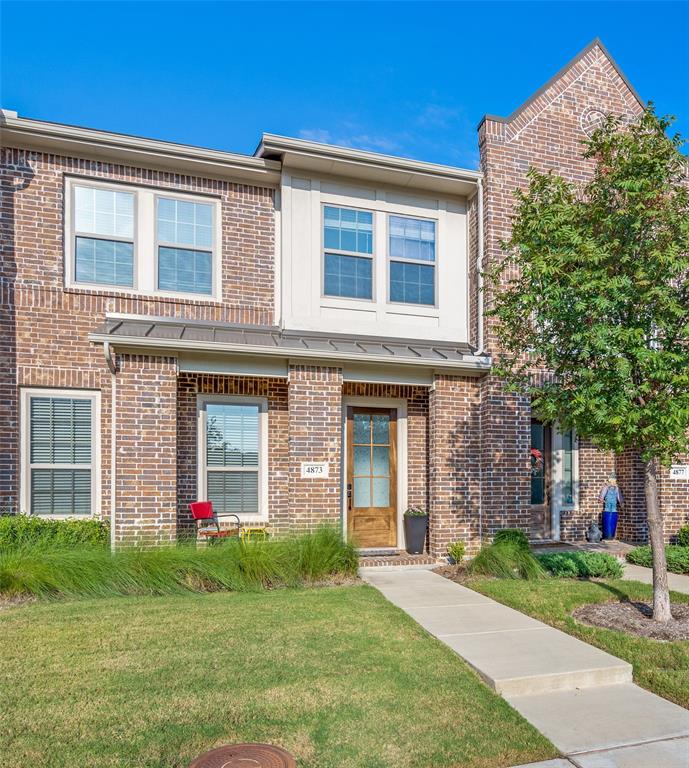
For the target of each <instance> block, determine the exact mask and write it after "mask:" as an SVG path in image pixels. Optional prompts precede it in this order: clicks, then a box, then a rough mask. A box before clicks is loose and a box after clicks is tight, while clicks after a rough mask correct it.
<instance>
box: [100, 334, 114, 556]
mask: <svg viewBox="0 0 689 768" xmlns="http://www.w3.org/2000/svg"><path fill="white" fill-rule="evenodd" d="M103 354H104V355H105V362H106V363H107V365H108V370H109V371H110V374H111V377H110V550H111V551H114V549H115V511H116V509H117V499H116V493H117V492H116V487H117V484H116V473H117V413H116V403H117V377H116V374H117V364H116V363H115V351H114V350H113V348H112V347H111V346H110V342H108V341H106V342H105V343H104V344H103Z"/></svg>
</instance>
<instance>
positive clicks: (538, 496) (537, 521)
mask: <svg viewBox="0 0 689 768" xmlns="http://www.w3.org/2000/svg"><path fill="white" fill-rule="evenodd" d="M551 452H552V442H551V429H550V426H549V425H548V424H543V422H541V421H539V420H538V419H531V535H532V536H533V537H534V538H537V539H550V538H551V537H552V524H551V522H552V520H551V512H550V499H551V485H552V471H551Z"/></svg>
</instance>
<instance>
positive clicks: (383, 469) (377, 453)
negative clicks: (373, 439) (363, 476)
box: [355, 445, 390, 476]
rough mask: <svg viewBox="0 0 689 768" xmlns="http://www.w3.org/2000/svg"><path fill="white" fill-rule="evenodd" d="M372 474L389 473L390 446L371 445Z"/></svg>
mask: <svg viewBox="0 0 689 768" xmlns="http://www.w3.org/2000/svg"><path fill="white" fill-rule="evenodd" d="M355 466H356V465H355ZM355 472H356V470H355ZM357 474H359V473H358V472H357ZM373 474H374V475H385V476H387V475H389V474H390V448H389V447H388V446H387V445H375V446H373Z"/></svg>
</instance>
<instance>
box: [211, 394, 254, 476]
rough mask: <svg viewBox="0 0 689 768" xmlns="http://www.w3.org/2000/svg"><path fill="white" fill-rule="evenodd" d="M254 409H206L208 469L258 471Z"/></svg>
mask: <svg viewBox="0 0 689 768" xmlns="http://www.w3.org/2000/svg"><path fill="white" fill-rule="evenodd" d="M258 417H259V409H258V406H257V405H234V404H227V403H224V404H223V403H208V404H207V405H206V463H207V464H208V466H209V467H258Z"/></svg>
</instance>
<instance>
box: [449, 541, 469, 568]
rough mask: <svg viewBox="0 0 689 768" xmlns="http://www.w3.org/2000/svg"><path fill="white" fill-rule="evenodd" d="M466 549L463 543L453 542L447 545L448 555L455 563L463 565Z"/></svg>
mask: <svg viewBox="0 0 689 768" xmlns="http://www.w3.org/2000/svg"><path fill="white" fill-rule="evenodd" d="M465 549H466V547H465V545H464V542H463V541H453V542H452V544H448V545H447V554H448V555H449V556H450V557H451V558H452V560H454V562H455V563H461V562H462V560H463V559H464V550H465Z"/></svg>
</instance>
